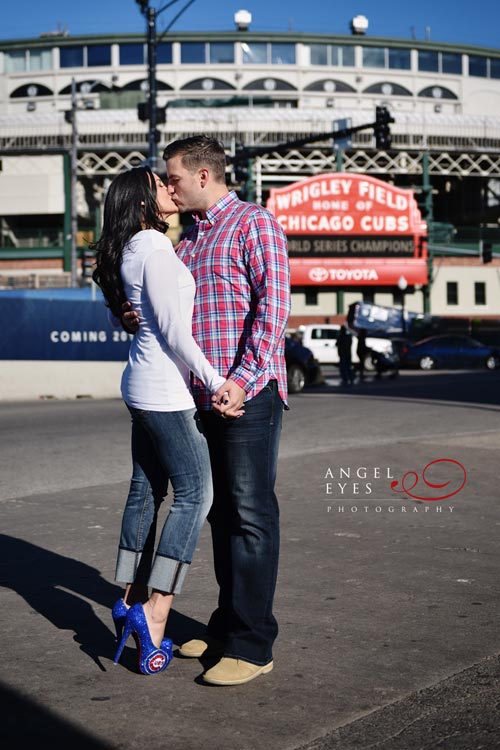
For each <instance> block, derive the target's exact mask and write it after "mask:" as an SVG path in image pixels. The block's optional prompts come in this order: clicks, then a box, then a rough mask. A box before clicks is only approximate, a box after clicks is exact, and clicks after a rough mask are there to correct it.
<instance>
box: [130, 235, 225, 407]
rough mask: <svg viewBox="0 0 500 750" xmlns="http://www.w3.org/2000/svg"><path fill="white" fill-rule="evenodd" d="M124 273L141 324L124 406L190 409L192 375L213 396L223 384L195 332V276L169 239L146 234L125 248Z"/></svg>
mask: <svg viewBox="0 0 500 750" xmlns="http://www.w3.org/2000/svg"><path fill="white" fill-rule="evenodd" d="M121 274H122V279H123V285H124V288H125V294H126V297H127V299H128V300H130V302H131V303H132V307H133V308H134V310H136V311H137V313H138V315H139V319H140V325H139V330H138V332H137V333H136V335H135V336H134V339H133V341H132V343H131V345H130V351H129V358H128V363H127V366H126V368H125V370H124V373H123V377H122V383H121V392H122V397H123V399H124V401H125V402H126V403H127V404H129V405H130V406H133V407H135V408H136V409H144V410H147V411H183V410H185V409H191V408H192V407H194V401H193V397H192V395H191V391H190V388H189V373H190V370H191V371H192V372H193V373H194V374H195V375H196V377H198V378H200V379H201V380H202V381H203V382H204V383H205V385H206V386H207V388H209V389H210V390H211V391H212V392H214V391H216V390H217V389H218V388H220V386H221V385H222V384H223V383H224V382H225V378H223V377H221V376H220V375H219V373H217V372H216V371H215V370H214V368H213V367H212V365H211V364H210V362H209V361H208V360H207V358H206V357H205V355H204V354H203V352H202V351H201V349H200V348H199V346H198V344H197V343H196V342H195V340H194V339H193V336H192V333H191V321H192V315H193V304H194V296H195V292H196V288H195V283H194V279H193V276H192V274H191V272H190V271H188V269H187V268H186V266H185V265H184V264H183V263H182V261H180V260H179V258H177V256H176V254H175V252H174V249H173V247H172V243H171V242H170V240H169V239H168V237H165V236H164V235H163V234H161V233H160V232H157V231H156V230H155V229H145V230H144V231H142V232H138V233H137V234H136V235H134V237H132V239H131V240H130V241H129V242H128V243H127V245H126V246H125V247H124V249H123V257H122V265H121Z"/></svg>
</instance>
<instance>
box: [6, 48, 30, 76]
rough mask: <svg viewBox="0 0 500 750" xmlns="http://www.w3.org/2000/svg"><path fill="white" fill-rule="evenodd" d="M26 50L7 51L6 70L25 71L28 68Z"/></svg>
mask: <svg viewBox="0 0 500 750" xmlns="http://www.w3.org/2000/svg"><path fill="white" fill-rule="evenodd" d="M26 67H27V66H26V50H24V49H23V50H16V51H15V52H5V72H6V73H23V72H24V71H25V70H26Z"/></svg>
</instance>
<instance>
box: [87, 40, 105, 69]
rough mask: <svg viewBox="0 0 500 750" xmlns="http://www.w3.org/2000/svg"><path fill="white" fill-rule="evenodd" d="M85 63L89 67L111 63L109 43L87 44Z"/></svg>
mask: <svg viewBox="0 0 500 750" xmlns="http://www.w3.org/2000/svg"><path fill="white" fill-rule="evenodd" d="M87 65H88V66H89V67H90V68H95V67H101V66H103V65H111V45H110V44H89V46H88V47H87Z"/></svg>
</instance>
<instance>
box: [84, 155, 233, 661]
mask: <svg viewBox="0 0 500 750" xmlns="http://www.w3.org/2000/svg"><path fill="white" fill-rule="evenodd" d="M173 213H177V207H176V206H175V204H174V203H173V201H172V199H171V198H170V196H169V195H168V192H167V188H166V186H165V185H164V184H163V182H162V181H161V179H160V178H159V177H158V176H157V175H155V174H153V173H152V172H151V170H150V169H149V168H148V167H137V168H135V169H132V170H130V171H128V172H125V173H123V174H120V175H118V177H116V178H115V179H114V180H113V182H112V184H111V186H110V188H109V191H108V194H107V197H106V202H105V206H104V225H103V231H102V235H101V237H100V239H99V240H98V242H96V244H95V245H94V246H93V247H94V248H95V250H96V269H95V271H94V274H93V278H94V281H95V282H96V283H97V284H99V286H100V287H101V289H102V291H103V294H104V297H105V299H106V302H107V305H108V306H109V308H110V309H111V312H112V313H113V315H114V316H115V317H116V318H119V317H120V315H121V306H122V304H123V303H124V302H125V301H126V300H129V301H130V302H131V303H132V305H133V307H134V309H136V310H137V312H138V314H139V317H140V320H141V325H140V327H139V330H138V333H137V334H136V336H135V337H134V339H133V341H132V343H131V346H130V353H129V358H128V363H127V367H126V369H125V371H124V373H123V377H122V384H121V390H122V396H123V399H124V401H125V403H126V405H127V407H128V409H129V411H130V413H131V415H132V460H133V473H132V479H131V483H130V490H129V495H128V498H127V503H126V506H125V510H124V514H123V521H122V529H121V537H120V544H119V550H118V560H117V567H116V580H117V581H121V582H124V583H125V584H126V589H125V595H124V597H123V599H120V600H119V601H118V602H117V603H116V604H115V606H114V607H113V613H112V614H113V619H114V621H115V625H116V630H117V637H118V639H119V640H120V642H119V646H118V651H117V653H116V656H115V663H116V662H117V661H118V660H119V658H120V656H121V652H122V650H123V646H124V645H125V642H126V640H127V638H128V636H129V635H130V634H131V633H132V634H134V636H135V638H136V642H137V644H138V650H139V658H138V663H139V669H140V671H141V672H143V673H144V674H153V673H156V672H160V671H162V670H163V669H165V668H166V667H167V666H168V663H169V662H170V660H171V658H172V641H171V640H170V639H168V638H167V639H164V638H163V635H164V630H165V624H166V621H167V617H168V613H169V611H170V607H171V605H172V600H173V597H174V595H175V594H178V593H179V592H180V591H181V588H182V583H183V581H184V577H185V575H186V572H187V570H188V567H189V564H190V562H191V558H192V555H193V552H194V549H195V547H196V543H197V540H198V536H199V533H200V531H201V527H202V525H203V522H204V520H205V518H206V516H207V513H208V511H209V508H210V505H211V503H212V480H211V473H210V461H209V455H208V449H207V445H206V441H205V437H204V435H203V431H202V428H201V423H200V421H199V419H198V416H197V413H196V410H195V406H194V401H193V397H192V395H191V392H190V390H189V378H190V370H191V371H192V372H193V373H194V374H195V375H196V376H197V377H199V378H200V379H201V380H202V381H203V382H204V383H205V385H206V386H207V387H208V388H209V389H210V390H211V391H212V392H215V391H216V390H218V388H220V386H221V385H223V383H224V382H225V379H224V378H223V377H221V376H220V375H219V374H218V373H217V372H215V370H214V369H213V368H212V366H211V365H210V363H209V362H208V360H207V359H206V358H205V356H204V354H203V352H202V351H201V349H200V348H199V347H198V345H197V344H196V342H195V341H194V339H193V337H192V334H191V317H192V311H193V301H194V294H195V284H194V280H193V277H192V275H191V273H190V272H189V271H188V269H187V268H186V267H185V266H184V264H183V263H182V262H181V261H180V260H179V259H178V258H177V257H176V255H175V253H174V250H173V247H172V243H171V242H170V240H169V239H168V238H167V237H166V236H165V234H164V233H165V231H166V229H167V227H168V224H166V221H165V220H166V219H167V217H168V216H170V215H171V214H173ZM169 482H170V484H171V486H172V488H173V492H174V501H173V504H172V506H171V509H170V512H169V514H168V516H167V519H166V521H165V524H164V526H163V530H162V532H161V535H160V540H159V543H158V547H157V549H156V554H153V552H154V542H155V532H156V516H157V512H158V508H159V506H160V504H161V502H162V500H163V497H164V496H165V494H166V491H167V485H168V483H169ZM148 586H150V587H151V588H152V593H151V596H150V597H149V598H148ZM141 602H144V604H142V603H141ZM122 634H123V635H122Z"/></svg>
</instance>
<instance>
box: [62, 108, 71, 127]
mask: <svg viewBox="0 0 500 750" xmlns="http://www.w3.org/2000/svg"><path fill="white" fill-rule="evenodd" d="M64 119H65V120H66V122H69V123H70V124H71V123H72V122H73V110H72V109H67V110H65V112H64Z"/></svg>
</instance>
